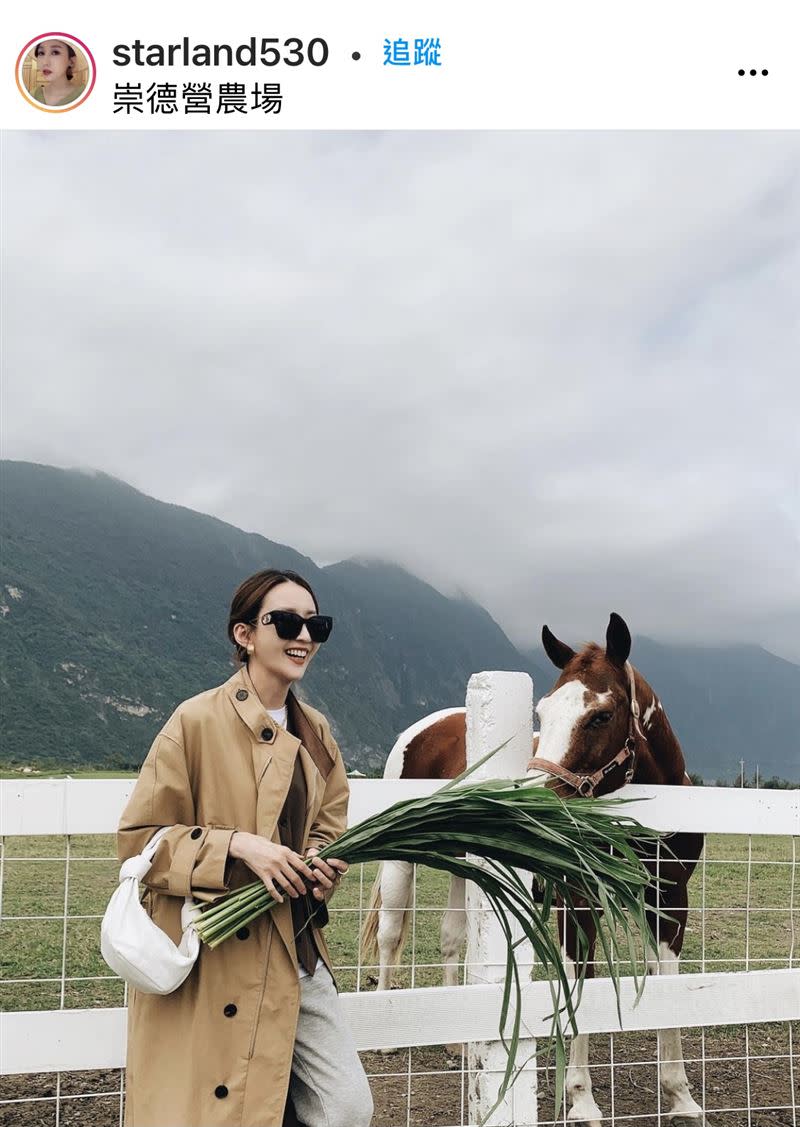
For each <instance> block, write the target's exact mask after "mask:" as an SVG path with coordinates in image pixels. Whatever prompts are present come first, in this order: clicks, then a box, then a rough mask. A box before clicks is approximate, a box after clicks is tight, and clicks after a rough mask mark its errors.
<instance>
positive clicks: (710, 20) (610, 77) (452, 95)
mask: <svg viewBox="0 0 800 1127" xmlns="http://www.w3.org/2000/svg"><path fill="white" fill-rule="evenodd" d="M4 25H5V26H4V34H3V47H4V49H3V67H2V79H0V93H1V101H0V110H1V111H2V123H3V125H4V127H6V128H11V129H34V130H38V129H113V130H125V129H127V130H140V129H168V130H169V129H229V130H242V129H256V130H275V129H304V130H305V129H792V128H797V127H798V126H799V125H800V57H799V56H798V44H799V43H800V35H798V31H799V30H800V9H798V6H797V5H796V4H795V3H793V2H791V0H759V2H758V3H757V4H754V3H752V2H749V3H743V2H741V0H671V2H670V3H668V4H667V3H656V4H651V3H642V0H606V2H604V3H603V2H598V0H559V2H558V3H545V2H543V0H535V2H532V3H531V2H527V3H521V2H520V0H494V2H493V3H492V4H489V5H478V4H476V3H474V2H469V0H467V2H462V3H456V2H455V0H439V2H437V3H434V4H431V3H430V2H428V3H419V2H415V0H405V2H404V3H390V2H381V3H374V2H370V3H368V2H366V0H338V2H337V0H306V2H305V3H302V4H298V3H297V2H296V0H295V2H294V3H288V2H286V0H284V2H282V3H280V2H275V3H271V4H263V3H259V4H257V3H253V2H251V0H245V2H239V3H237V4H236V5H225V4H220V5H214V6H213V7H212V6H211V5H208V4H202V3H192V4H189V3H185V2H182V0H181V2H173V3H170V4H164V3H158V4H156V3H153V2H152V0H139V2H138V3H136V4H131V5H130V6H128V7H125V6H124V5H112V4H100V3H96V2H92V3H88V2H83V3H81V2H80V0H78V2H76V3H73V4H70V5H67V6H66V7H65V5H64V4H63V3H52V2H49V0H43V2H41V3H38V4H36V5H35V6H34V7H33V8H29V7H26V6H23V5H13V6H12V5H8V6H7V11H6V13H5V15H4ZM55 39H63V41H64V42H67V44H68V46H69V50H70V61H71V62H72V64H73V65H72V67H71V74H70V76H69V77H67V76H66V75H65V74H64V73H62V60H60V58H59V56H58V54H56V55H55V56H54V57H53V59H52V60H51V62H52V65H48V57H47V56H46V54H45V52H44V51H39V52H38V54H37V53H36V52H37V49H38V44H39V43H40V42H44V43H47V42H49V41H52V40H55ZM73 51H74V52H75V54H74V55H73V54H72V52H73Z"/></svg>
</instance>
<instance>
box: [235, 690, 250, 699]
mask: <svg viewBox="0 0 800 1127" xmlns="http://www.w3.org/2000/svg"><path fill="white" fill-rule="evenodd" d="M249 695H250V694H249V693H248V691H247V689H237V690H236V699H237V700H247V698H248V696H249Z"/></svg>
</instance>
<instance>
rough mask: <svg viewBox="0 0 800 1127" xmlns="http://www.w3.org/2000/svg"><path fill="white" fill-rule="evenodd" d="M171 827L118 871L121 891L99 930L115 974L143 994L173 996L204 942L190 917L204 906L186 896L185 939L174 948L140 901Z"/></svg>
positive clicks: (183, 926) (101, 943)
mask: <svg viewBox="0 0 800 1127" xmlns="http://www.w3.org/2000/svg"><path fill="white" fill-rule="evenodd" d="M171 828H172V827H171V826H164V827H163V829H160V830H159V831H158V832H157V833H156V834H155V835H154V836H153V837H152V838H151V839H150V841H149V842H148V843H147V845H146V846H145V848H144V849H143V850H142V852H141V853H140V854H139V855H138V857H129V858H128V860H127V861H125V862H124V864H123V866H122V868H121V869H120V871H119V887H118V888H117V889H116V890H115V892H114V894H113V895H112V897H111V899H110V900H109V902H108V907H107V908H106V912H105V915H104V916H103V923H102V925H101V927H100V951H101V953H102V955H103V958H104V959H105V961H106V962H107V963H108V965H109V966H110V967H111V969H112V970H113V971H116V973H117V974H118V975H119V976H120V978H122V979H124V980H125V982H127V983H128V984H129V985H130V986H133V987H135V988H136V989H137V990H141V992H142V993H143V994H171V993H172V991H173V990H177V989H178V987H179V986H180V985H181V983H182V982H183V980H184V979H185V978H186V976H187V975H188V973H189V971H190V970H191V969H192V967H193V966H194V964H195V960H196V959H197V956H198V954H199V952H200V939H199V938H198V935H197V932H196V931H195V930H194V925H193V923H192V919H193V916H194V913H195V911H196V909H198V908H199V907H200V905H199V904H198V903H197V902H196V901H195V900H193V899H192V898H191V896H187V897H186V899H185V902H184V905H183V908H182V909H181V927H182V928H183V936H182V938H181V942H180V946H179V947H176V946H175V944H174V943H173V942H172V940H171V939H170V937H169V936H168V935H167V934H166V932H164V931H162V930H161V928H160V927H159V926H158V924H155V923H153V921H152V920H151V919H150V917H149V916H148V914H147V912H146V910H145V909H144V907H143V906H142V904H141V902H140V900H139V881H140V880H142V879H143V878H144V877H145V876H146V875H147V873H148V872H149V871H150V868H151V866H152V864H153V857H154V856H155V852H156V849H157V848H158V843H159V842H160V841H161V838H162V837H163V836H164V834H165V833H167V832H168V831H169V830H170V829H171Z"/></svg>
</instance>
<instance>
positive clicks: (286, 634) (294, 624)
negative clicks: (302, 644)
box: [261, 610, 333, 642]
mask: <svg viewBox="0 0 800 1127" xmlns="http://www.w3.org/2000/svg"><path fill="white" fill-rule="evenodd" d="M261 622H262V625H264V626H274V627H275V633H276V634H277V635H278V637H279V638H282V639H283V640H284V642H288V641H290V640H294V639H295V638H299V637H300V631H301V630H302V629H303V627H304V626H305V627H307V629H308V636H309V638H310V639H311V641H312V642H327V640H328V638H329V637H330V633H331V630H333V619H332V618H331V616H330V615H329V614H312V615H311V617H310V618H303V616H302V615H300V614H295V612H294V611H293V610H271V611H269V612H268V613H267V614H262V616H261Z"/></svg>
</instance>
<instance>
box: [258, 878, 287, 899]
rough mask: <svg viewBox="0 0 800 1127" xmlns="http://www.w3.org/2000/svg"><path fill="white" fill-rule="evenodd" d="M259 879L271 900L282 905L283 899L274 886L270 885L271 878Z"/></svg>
mask: <svg viewBox="0 0 800 1127" xmlns="http://www.w3.org/2000/svg"><path fill="white" fill-rule="evenodd" d="M261 879H262V881H263V882H264V887H265V888H266V890H267V892H268V893H269V894H270V896H271V897H272V898H273V900H276V901H277V902H278V904H282V903H283V897H282V896H281V894H280V892H278V890H277V888H276V887H275V885H274V884H273V883H272V878H271V877H268V876H262V878H261Z"/></svg>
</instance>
